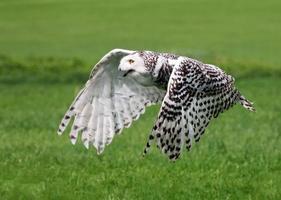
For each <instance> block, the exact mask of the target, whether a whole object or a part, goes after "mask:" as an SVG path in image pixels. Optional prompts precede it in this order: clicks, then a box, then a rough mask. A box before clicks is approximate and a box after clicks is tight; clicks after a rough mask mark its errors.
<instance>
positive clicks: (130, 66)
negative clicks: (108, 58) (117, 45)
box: [118, 53, 150, 76]
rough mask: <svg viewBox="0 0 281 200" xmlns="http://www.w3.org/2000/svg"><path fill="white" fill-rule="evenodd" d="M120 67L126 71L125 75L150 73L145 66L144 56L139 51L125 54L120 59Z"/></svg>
mask: <svg viewBox="0 0 281 200" xmlns="http://www.w3.org/2000/svg"><path fill="white" fill-rule="evenodd" d="M118 69H119V70H120V71H122V72H124V76H127V75H130V76H138V75H142V76H146V75H149V74H150V71H149V70H148V69H147V67H145V64H144V59H143V57H141V56H140V55H139V53H134V54H130V55H127V56H124V57H123V58H122V59H121V60H120V64H119V67H118Z"/></svg>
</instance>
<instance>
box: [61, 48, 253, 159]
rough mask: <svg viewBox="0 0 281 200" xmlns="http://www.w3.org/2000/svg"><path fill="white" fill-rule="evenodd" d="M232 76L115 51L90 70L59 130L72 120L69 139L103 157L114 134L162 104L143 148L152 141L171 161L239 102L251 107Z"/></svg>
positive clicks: (168, 58)
mask: <svg viewBox="0 0 281 200" xmlns="http://www.w3.org/2000/svg"><path fill="white" fill-rule="evenodd" d="M234 82H235V80H234V78H233V77H232V76H230V75H228V74H227V73H226V72H224V71H223V70H222V69H220V68H219V67H217V66H215V65H212V64H205V63H203V62H201V61H199V60H196V59H193V58H189V57H187V56H181V55H176V54H172V53H158V52H154V51H148V50H145V51H138V50H126V49H113V50H111V51H109V52H108V53H107V54H105V55H104V56H103V57H102V58H101V59H100V61H99V62H98V63H97V64H96V65H95V66H94V67H93V69H92V71H91V73H90V77H89V80H88V81H87V82H86V84H85V86H84V87H83V88H82V89H81V90H80V92H78V94H77V96H76V98H75V99H74V101H73V102H72V103H71V105H70V106H69V109H68V110H67V112H66V113H65V115H64V117H63V119H62V120H61V123H60V125H59V128H58V134H59V135H61V134H62V133H63V132H64V131H65V129H66V127H67V126H68V124H69V122H70V121H71V119H72V118H73V119H74V120H73V123H72V127H71V131H70V140H71V142H72V144H75V143H76V141H77V138H78V136H79V135H81V140H82V143H83V144H84V146H85V147H86V148H87V149H88V148H90V147H91V146H94V147H95V148H96V151H97V154H98V155H99V154H101V153H102V152H103V151H104V149H105V147H106V146H107V145H109V144H110V143H111V142H112V140H113V137H114V136H115V135H119V134H120V133H121V132H122V130H123V129H124V128H128V127H130V125H131V124H132V122H133V121H135V120H137V119H139V117H140V115H142V114H143V113H144V112H145V108H146V107H148V106H150V105H154V104H161V107H160V111H159V113H158V116H157V118H156V121H155V124H154V126H153V127H152V129H151V132H150V134H148V139H147V142H146V145H145V148H144V150H143V155H144V156H145V155H146V154H147V153H148V152H149V151H150V149H151V146H152V145H153V143H154V142H155V144H156V146H157V147H158V149H159V150H160V152H161V153H163V154H164V155H166V156H167V158H168V159H169V160H172V161H175V160H177V159H178V158H179V157H180V155H181V153H182V152H183V151H184V150H185V149H187V150H188V151H190V150H191V147H192V146H193V145H194V144H195V143H197V142H199V140H200V138H201V137H202V135H203V134H204V132H205V129H206V127H207V126H208V124H209V122H210V121H211V120H212V119H213V118H217V117H218V116H219V114H220V113H223V112H224V111H226V110H228V109H229V108H230V107H232V106H233V105H235V104H240V105H242V106H243V107H244V108H246V109H247V110H249V111H255V108H254V107H253V103H252V102H250V101H249V100H247V99H246V98H245V97H244V96H243V95H242V94H241V93H240V92H239V91H238V89H236V88H235V85H234Z"/></svg>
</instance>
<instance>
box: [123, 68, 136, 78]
mask: <svg viewBox="0 0 281 200" xmlns="http://www.w3.org/2000/svg"><path fill="white" fill-rule="evenodd" d="M134 71H135V70H133V69H130V70H128V71H126V72H125V73H124V74H123V77H125V76H127V75H128V74H129V73H131V72H134Z"/></svg>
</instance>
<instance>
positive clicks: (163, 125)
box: [144, 57, 240, 160]
mask: <svg viewBox="0 0 281 200" xmlns="http://www.w3.org/2000/svg"><path fill="white" fill-rule="evenodd" d="M233 83H234V79H233V78H232V77H231V76H229V75H227V74H225V73H224V72H223V71H222V70H221V69H219V68H217V67H215V66H213V65H208V64H203V63H201V62H199V61H196V60H193V59H189V58H183V57H180V58H179V60H178V63H177V64H176V65H175V67H174V69H173V72H172V75H171V77H170V79H169V84H168V91H167V93H166V96H165V98H164V100H163V103H162V107H161V109H160V112H159V116H158V120H157V121H156V123H155V126H154V127H153V130H152V132H151V134H150V136H149V140H148V143H147V146H146V148H145V150H144V154H146V153H147V152H148V150H149V148H150V146H151V143H152V142H153V141H154V140H156V142H157V147H158V148H159V149H161V151H162V152H163V153H165V154H167V156H168V157H169V158H170V159H172V160H175V159H177V158H178V157H179V155H180V153H181V149H182V148H183V146H186V148H187V149H188V150H189V149H190V148H191V144H192V140H193V139H194V140H195V141H196V142H198V141H199V140H200V137H201V135H202V134H203V133H204V131H205V128H206V127H207V125H208V124H209V121H210V120H211V119H212V118H213V117H217V116H218V115H219V113H221V112H223V111H224V110H226V109H228V108H229V107H231V106H232V105H233V104H235V103H236V102H237V101H238V100H239V97H240V93H239V92H238V91H237V90H236V89H235V88H234V86H233Z"/></svg>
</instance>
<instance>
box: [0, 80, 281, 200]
mask: <svg viewBox="0 0 281 200" xmlns="http://www.w3.org/2000/svg"><path fill="white" fill-rule="evenodd" d="M280 84H281V81H280V80H279V79H275V78H256V79H250V80H248V79H245V80H238V86H239V88H240V89H241V91H242V92H243V93H244V94H246V95H247V97H249V99H252V100H254V101H255V106H256V109H257V112H256V113H250V112H247V111H246V110H244V109H243V108H241V107H240V106H235V107H234V108H233V109H231V110H230V111H229V112H226V113H224V114H222V115H221V116H220V117H219V118H218V119H216V120H214V121H213V123H211V124H210V127H209V128H208V130H207V132H206V134H205V135H204V137H203V138H202V140H201V141H200V143H199V144H196V145H195V146H194V148H193V149H192V151H191V152H190V153H188V152H184V154H183V156H182V158H181V159H180V160H179V161H177V162H176V163H171V162H169V161H168V160H167V158H166V157H165V156H163V155H161V154H160V153H159V152H158V150H157V149H156V148H155V147H154V148H153V151H152V153H151V154H149V155H148V156H147V157H145V158H142V156H141V153H142V150H143V147H144V145H145V141H146V138H147V135H148V133H149V132H150V129H151V127H152V125H153V122H154V119H155V117H156V114H157V110H158V107H157V106H156V107H152V108H150V109H148V110H147V112H146V114H145V115H144V116H142V117H141V119H140V120H138V121H137V122H136V123H134V125H133V126H132V128H130V129H126V130H125V131H124V132H123V134H122V135H120V136H116V137H115V139H114V141H113V143H112V144H111V145H110V146H108V147H107V148H106V150H105V152H104V154H103V155H102V156H100V157H98V156H97V155H96V153H95V151H94V149H93V148H92V149H91V150H89V151H88V150H86V149H85V148H84V146H83V145H82V144H81V142H79V143H78V145H76V146H72V145H71V143H70V141H69V137H68V136H67V134H65V135H63V136H61V137H59V136H57V135H56V129H57V125H58V122H59V120H60V118H61V117H62V115H63V113H64V111H65V110H66V108H67V106H68V104H69V103H70V101H71V100H72V98H73V95H74V94H75V92H77V90H78V88H79V87H80V84H79V85H78V84H42V83H41V84H40V83H39V84H30V83H24V84H21V85H12V86H11V85H10V84H8V85H7V84H2V85H1V86H0V91H1V96H3V97H5V98H2V99H1V101H0V107H1V116H0V120H1V124H0V160H1V162H0V171H1V173H0V196H1V197H2V198H1V199H18V198H19V197H21V198H22V199H41V198H44V199H84V198H86V199H159V198H164V199H186V198H187V197H190V198H191V199H204V198H205V199H206V198H207V199H280V197H281V196H280V185H281V182H280V180H281V174H280V170H281V167H280V166H281V159H280V158H281V153H280V146H281V139H280V129H281V124H280V120H279V119H280V117H281V114H280V110H281V106H280V99H281V96H280V92H279V90H280V88H279V86H278V85H280Z"/></svg>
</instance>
